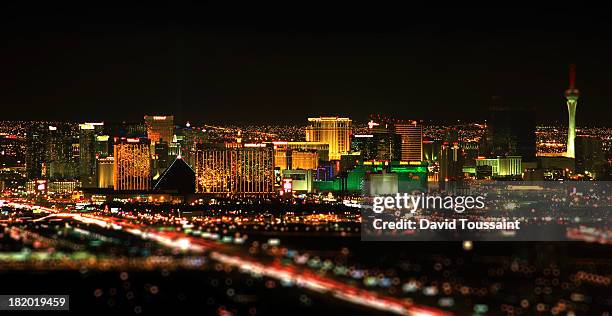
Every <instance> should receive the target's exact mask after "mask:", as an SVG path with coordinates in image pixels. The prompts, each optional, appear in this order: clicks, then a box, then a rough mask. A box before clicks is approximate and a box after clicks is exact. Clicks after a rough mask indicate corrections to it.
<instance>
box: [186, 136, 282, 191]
mask: <svg viewBox="0 0 612 316" xmlns="http://www.w3.org/2000/svg"><path fill="white" fill-rule="evenodd" d="M195 165H196V168H195V169H196V192H198V193H212V194H222V195H262V194H263V195H265V194H270V193H272V192H273V189H274V150H273V148H272V146H271V145H270V144H201V145H199V146H198V150H197V152H196V162H195Z"/></svg>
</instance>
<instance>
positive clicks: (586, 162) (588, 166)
mask: <svg viewBox="0 0 612 316" xmlns="http://www.w3.org/2000/svg"><path fill="white" fill-rule="evenodd" d="M575 141H576V171H577V172H580V173H583V174H586V175H590V176H594V177H599V176H601V175H602V172H603V170H604V167H605V165H606V157H605V154H604V151H603V149H602V146H603V142H602V140H601V139H600V138H597V137H594V136H586V135H579V136H576V139H575Z"/></svg>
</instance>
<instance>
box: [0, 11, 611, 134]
mask: <svg viewBox="0 0 612 316" xmlns="http://www.w3.org/2000/svg"><path fill="white" fill-rule="evenodd" d="M142 3H143V5H142V6H136V5H132V6H131V7H125V5H123V6H117V7H111V6H106V7H100V6H94V7H84V6H81V7H79V6H75V5H65V6H64V7H57V6H55V5H53V6H49V7H40V6H37V5H35V4H33V3H26V4H22V5H19V6H15V5H11V4H2V5H0V6H1V7H0V11H1V13H0V27H1V30H0V36H1V38H0V43H2V46H1V47H0V48H1V49H0V107H1V109H2V110H1V112H0V113H1V114H0V115H1V116H0V119H53V120H55V119H63V120H76V121H81V120H107V121H118V120H141V118H142V116H143V115H144V114H146V113H151V114H176V115H178V118H179V121H184V120H191V121H192V122H217V123H218V122H228V123H238V122H240V123H245V122H253V123H262V122H277V123H287V124H290V123H303V122H304V121H305V118H306V117H308V116H314V115H320V114H325V115H327V114H338V115H346V116H350V117H353V118H354V119H358V120H365V119H366V117H367V115H368V114H370V113H386V114H390V115H393V116H397V117H400V118H421V119H432V120H448V119H467V120H469V119H472V120H481V119H484V118H486V109H487V107H488V105H489V103H490V102H489V101H490V98H491V96H493V95H499V96H502V97H504V98H507V99H509V100H510V103H514V104H519V105H528V106H534V107H536V108H537V111H538V119H539V120H540V121H554V120H565V117H566V109H565V105H564V99H563V91H564V89H566V88H567V85H568V83H567V80H568V79H567V77H568V76H567V68H568V64H570V63H575V64H577V69H578V76H577V77H578V79H577V86H578V88H579V89H580V90H581V93H582V97H581V99H580V101H579V105H578V118H577V120H578V125H592V124H607V125H612V122H611V120H610V117H611V116H610V115H609V112H608V109H609V105H610V104H611V102H612V93H611V92H610V91H612V22H611V19H609V10H606V9H602V10H598V9H590V10H585V9H582V8H577V7H572V8H568V7H558V8H557V7H546V8H536V7H522V8H486V9H484V8H469V7H454V8H451V7H444V6H443V5H442V4H439V5H438V6H437V7H418V6H402V7H392V6H387V5H382V4H381V5H380V6H377V5H376V3H377V2H368V3H367V4H368V5H367V6H366V5H363V6H362V5H359V4H355V3H350V2H347V3H346V4H343V5H340V4H337V5H333V6H330V5H329V2H328V3H327V4H326V3H325V2H322V3H321V4H317V5H315V4H312V3H311V2H305V3H302V4H300V5H298V4H295V5H287V4H286V2H285V3H283V2H280V3H275V4H270V5H269V6H267V7H262V6H257V7H255V6H245V5H244V4H240V3H233V2H232V3H231V4H227V5H223V6H220V5H202V6H187V5H182V4H177V2H174V3H171V2H167V3H166V4H165V5H163V4H161V5H159V4H158V5H156V6H155V7H148V6H146V5H144V4H145V3H146V2H142Z"/></svg>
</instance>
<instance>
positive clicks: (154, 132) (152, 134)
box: [144, 115, 174, 144]
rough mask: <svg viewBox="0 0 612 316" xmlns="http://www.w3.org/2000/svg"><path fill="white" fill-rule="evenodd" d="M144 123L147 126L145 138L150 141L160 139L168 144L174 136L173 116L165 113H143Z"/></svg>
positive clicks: (159, 140)
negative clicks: (162, 114) (164, 114)
mask: <svg viewBox="0 0 612 316" xmlns="http://www.w3.org/2000/svg"><path fill="white" fill-rule="evenodd" d="M144 120H145V125H146V126H147V138H148V139H150V140H151V142H152V143H159V142H161V141H164V142H166V143H167V144H170V143H171V142H172V139H173V136H174V116H172V115H167V116H161V115H145V117H144Z"/></svg>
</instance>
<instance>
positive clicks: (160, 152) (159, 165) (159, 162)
mask: <svg viewBox="0 0 612 316" xmlns="http://www.w3.org/2000/svg"><path fill="white" fill-rule="evenodd" d="M151 148H152V149H153V150H154V151H153V156H152V158H153V161H152V163H153V165H152V174H153V179H154V180H157V179H158V178H159V176H161V175H162V174H163V173H164V171H165V170H166V168H168V166H169V165H170V162H169V158H170V155H169V154H168V148H169V147H168V143H166V142H161V143H156V144H154V145H152V146H151Z"/></svg>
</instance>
